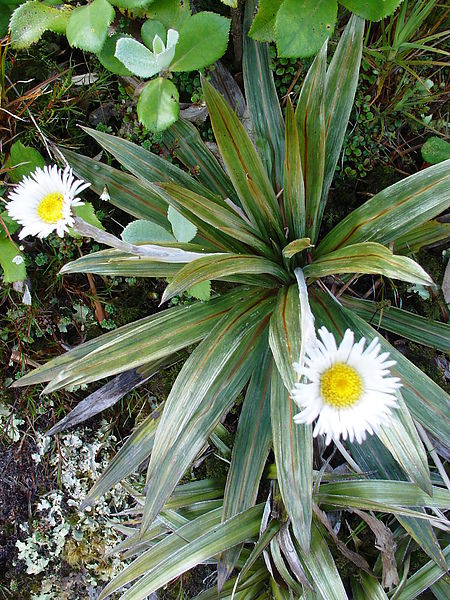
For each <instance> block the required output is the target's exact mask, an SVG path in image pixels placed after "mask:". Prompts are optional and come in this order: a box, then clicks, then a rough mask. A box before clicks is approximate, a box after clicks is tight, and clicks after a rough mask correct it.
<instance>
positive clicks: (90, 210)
mask: <svg viewBox="0 0 450 600" xmlns="http://www.w3.org/2000/svg"><path fill="white" fill-rule="evenodd" d="M74 213H75V214H76V216H77V217H80V219H83V221H86V223H89V225H92V226H93V227H97V228H98V229H105V228H104V227H103V225H102V224H101V222H100V220H99V218H98V217H97V215H96V214H95V208H94V207H93V205H92V204H91V203H90V202H84V204H81V206H75V207H74Z"/></svg>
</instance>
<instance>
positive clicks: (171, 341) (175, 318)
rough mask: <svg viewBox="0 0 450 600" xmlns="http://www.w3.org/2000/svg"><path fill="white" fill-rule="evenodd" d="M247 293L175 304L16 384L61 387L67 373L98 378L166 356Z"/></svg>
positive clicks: (199, 335) (79, 348)
mask: <svg viewBox="0 0 450 600" xmlns="http://www.w3.org/2000/svg"><path fill="white" fill-rule="evenodd" d="M248 296H249V292H248V290H243V289H240V290H239V289H238V290H235V291H233V292H231V293H228V294H225V295H224V296H221V297H220V298H215V299H213V300H211V301H210V302H209V303H208V304H204V303H200V302H198V303H196V304H193V305H191V306H184V307H181V306H176V307H174V308H170V309H168V310H165V311H162V312H160V313H156V314H154V315H151V316H150V317H145V318H144V319H140V320H139V321H135V322H134V323H130V324H128V325H124V326H123V327H119V329H116V330H115V331H110V332H108V333H105V334H104V335H102V336H100V337H99V338H96V339H94V340H90V341H88V342H85V343H84V344H81V345H80V346H77V347H76V348H74V349H73V350H70V351H69V352H66V353H65V354H63V355H61V356H58V357H56V358H54V359H53V360H50V361H49V362H48V363H46V364H45V365H43V366H42V367H39V368H37V369H35V370H34V371H32V372H31V373H28V374H27V375H25V376H24V377H22V378H21V379H19V380H18V381H17V382H15V385H16V386H23V385H31V384H36V383H41V382H42V381H49V380H54V385H56V386H57V387H60V385H59V382H62V381H63V380H64V383H63V385H68V384H67V383H66V381H65V380H66V379H67V378H69V379H76V380H78V379H79V378H81V379H83V380H84V379H87V380H89V381H94V380H95V381H96V380H97V379H100V378H101V377H106V376H108V375H113V374H115V373H120V372H122V371H125V370H127V369H130V368H132V367H137V366H139V365H143V364H145V363H147V362H150V361H151V360H154V359H155V360H156V358H157V357H158V356H159V357H162V356H164V355H165V356H167V355H169V354H171V353H172V351H173V352H176V351H177V350H178V349H180V348H182V347H185V346H188V345H190V344H192V343H195V341H197V342H198V341H200V340H201V339H203V337H205V335H206V334H207V333H209V331H210V330H211V327H212V325H213V323H215V322H216V321H217V320H220V319H221V318H222V317H223V315H224V314H225V313H226V312H228V310H230V308H231V307H232V306H233V305H234V304H235V302H236V301H240V299H241V298H247V297H248ZM187 316H189V318H187ZM169 324H170V325H169ZM52 387H53V386H52Z"/></svg>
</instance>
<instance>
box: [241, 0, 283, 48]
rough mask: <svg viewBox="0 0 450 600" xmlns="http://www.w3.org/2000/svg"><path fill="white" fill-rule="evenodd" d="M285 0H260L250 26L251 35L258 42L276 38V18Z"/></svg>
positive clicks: (270, 40)
mask: <svg viewBox="0 0 450 600" xmlns="http://www.w3.org/2000/svg"><path fill="white" fill-rule="evenodd" d="M282 4H283V0H260V1H259V4H258V12H257V13H256V15H255V18H254V19H253V23H252V26H251V27H250V31H249V36H250V37H251V38H253V39H254V40H256V41H257V42H272V41H273V40H274V39H275V19H276V17H277V13H278V10H279V8H280V6H281V5H282Z"/></svg>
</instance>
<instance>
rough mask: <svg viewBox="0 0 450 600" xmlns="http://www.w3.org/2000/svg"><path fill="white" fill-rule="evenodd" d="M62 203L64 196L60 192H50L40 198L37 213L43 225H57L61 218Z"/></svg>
mask: <svg viewBox="0 0 450 600" xmlns="http://www.w3.org/2000/svg"><path fill="white" fill-rule="evenodd" d="M63 203H64V196H63V195H62V194H61V193H60V192H52V193H51V194H47V195H46V196H44V198H42V200H41V201H40V203H39V206H38V207H37V213H38V215H39V217H40V218H41V219H42V220H43V221H44V222H45V223H57V222H58V221H60V220H61V219H62V218H63Z"/></svg>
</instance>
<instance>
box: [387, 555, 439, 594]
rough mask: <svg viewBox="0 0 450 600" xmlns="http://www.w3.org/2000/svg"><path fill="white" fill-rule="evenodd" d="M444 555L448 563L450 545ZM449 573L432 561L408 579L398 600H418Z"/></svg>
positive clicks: (400, 591)
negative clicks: (417, 599)
mask: <svg viewBox="0 0 450 600" xmlns="http://www.w3.org/2000/svg"><path fill="white" fill-rule="evenodd" d="M444 555H445V558H446V559H447V563H448V562H449V560H450V545H448V546H447V547H446V548H445V550H444ZM447 573H448V571H444V570H443V569H441V568H440V567H438V566H437V565H436V563H434V562H431V561H430V562H427V564H426V565H424V566H423V567H422V568H420V569H419V570H418V571H416V572H415V573H414V575H411V577H408V579H407V580H406V583H405V584H404V585H403V586H402V589H401V590H399V594H398V595H397V596H396V600H415V599H416V598H419V597H420V595H421V594H422V592H424V591H425V590H427V589H428V588H429V587H430V586H431V585H432V584H433V583H435V582H437V581H439V580H440V579H441V578H442V577H444V575H446V574H447ZM447 590H448V585H447ZM394 592H395V590H394ZM447 597H448V596H447Z"/></svg>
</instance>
